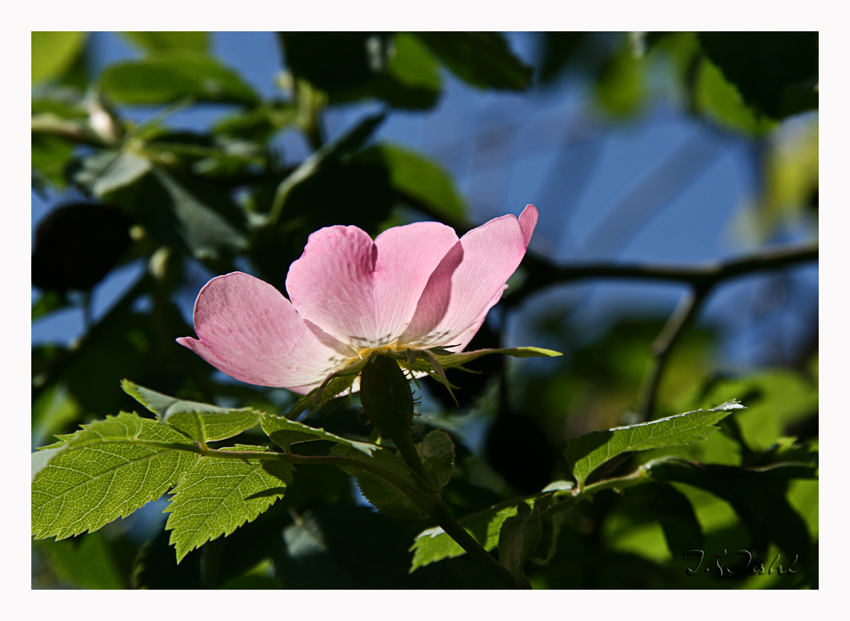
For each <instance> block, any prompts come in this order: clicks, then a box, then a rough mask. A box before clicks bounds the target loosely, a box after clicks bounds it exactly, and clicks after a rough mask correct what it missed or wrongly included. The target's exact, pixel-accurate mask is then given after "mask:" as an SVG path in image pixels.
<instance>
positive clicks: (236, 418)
mask: <svg viewBox="0 0 850 621" xmlns="http://www.w3.org/2000/svg"><path fill="white" fill-rule="evenodd" d="M121 388H123V389H124V392H126V393H127V394H128V395H130V396H131V397H133V398H134V399H135V400H136V401H138V402H139V403H141V404H142V405H143V406H145V407H146V408H147V409H148V410H150V411H151V412H153V413H154V414H156V415H157V418H158V419H159V421H160V422H162V423H166V424H168V425H171V426H172V427H174V428H175V429H177V430H178V431H180V432H182V433H184V434H186V435H187V436H189V437H190V438H192V439H193V440H194V441H195V442H198V443H200V444H201V445H202V446H205V445H206V443H207V442H215V441H218V440H226V439H227V438H232V437H234V436H237V435H239V434H240V433H242V432H243V431H245V430H247V429H250V428H251V427H256V426H257V425H259V424H260V419H261V417H262V415H263V413H262V412H260V411H258V410H253V409H251V408H240V409H233V408H220V407H217V406H214V405H208V404H206V403H195V402H194V401H181V400H179V399H175V398H174V397H169V396H167V395H163V394H162V393H158V392H156V391H153V390H150V389H148V388H144V387H142V386H138V385H136V384H134V383H133V382H130V381H129V380H126V379H125V380H122V382H121Z"/></svg>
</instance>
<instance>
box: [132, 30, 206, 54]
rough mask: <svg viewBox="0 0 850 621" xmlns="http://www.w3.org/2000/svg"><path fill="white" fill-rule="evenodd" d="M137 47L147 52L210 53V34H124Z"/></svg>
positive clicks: (161, 32)
mask: <svg viewBox="0 0 850 621" xmlns="http://www.w3.org/2000/svg"><path fill="white" fill-rule="evenodd" d="M121 34H123V35H124V37H125V38H126V39H128V40H129V41H130V42H131V43H132V44H134V45H135V46H136V47H138V48H140V49H142V50H143V51H145V52H167V51H171V50H186V51H189V52H201V53H203V52H207V51H209V34H208V33H206V32H167V31H152V32H122V33H121Z"/></svg>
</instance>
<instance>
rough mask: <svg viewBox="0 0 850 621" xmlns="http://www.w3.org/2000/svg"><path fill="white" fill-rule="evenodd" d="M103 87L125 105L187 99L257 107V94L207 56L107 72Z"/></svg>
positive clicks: (170, 56) (172, 56)
mask: <svg viewBox="0 0 850 621" xmlns="http://www.w3.org/2000/svg"><path fill="white" fill-rule="evenodd" d="M100 86H101V88H102V89H103V90H104V91H105V92H106V94H107V95H109V97H110V98H111V99H112V100H114V101H115V102H117V103H123V104H131V105H133V104H135V105H139V104H142V105H144V104H169V103H173V102H175V101H177V100H179V99H181V98H183V97H191V98H192V99H194V100H196V101H214V102H223V103H235V104H243V105H248V106H253V105H256V104H257V103H259V98H258V96H257V94H256V93H255V92H254V90H253V89H252V88H251V87H250V86H249V85H248V84H247V83H246V82H245V81H243V80H242V78H241V77H240V76H239V74H237V73H236V72H235V71H233V70H231V69H228V68H227V67H225V66H223V65H221V64H220V63H219V62H218V61H217V60H215V59H214V58H212V57H209V56H206V55H204V54H199V53H196V52H187V51H171V52H167V53H165V52H162V53H157V54H152V55H150V56H149V57H147V58H145V59H143V60H138V61H131V62H124V63H118V64H115V65H112V66H110V67H108V68H106V69H105V70H104V71H103V73H102V74H101V77H100Z"/></svg>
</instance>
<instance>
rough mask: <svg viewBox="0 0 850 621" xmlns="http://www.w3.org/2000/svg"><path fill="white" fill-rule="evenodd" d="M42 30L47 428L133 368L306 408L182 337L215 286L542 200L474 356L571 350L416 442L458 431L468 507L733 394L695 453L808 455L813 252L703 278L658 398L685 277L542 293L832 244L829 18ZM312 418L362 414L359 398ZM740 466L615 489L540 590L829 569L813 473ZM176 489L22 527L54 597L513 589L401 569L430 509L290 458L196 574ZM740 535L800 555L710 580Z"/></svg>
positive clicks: (222, 396) (36, 286)
mask: <svg viewBox="0 0 850 621" xmlns="http://www.w3.org/2000/svg"><path fill="white" fill-rule="evenodd" d="M32 43H33V47H32V54H33V57H32V79H33V91H32V188H33V192H32V196H33V256H32V282H33V294H32V321H33V327H32V340H33V348H32V369H33V382H32V391H33V395H32V408H33V409H32V444H33V448H35V447H37V446H41V445H44V444H48V443H50V442H51V441H52V438H53V436H54V435H55V434H57V433H68V432H71V431H73V430H74V429H76V428H77V426H78V425H79V424H80V423H85V422H88V421H91V420H94V419H100V418H103V417H104V416H106V415H108V414H116V413H117V412H119V411H120V410H122V409H124V410H130V411H132V410H134V409H135V410H137V411H138V407H137V404H135V402H133V401H132V400H131V399H130V398H129V397H128V396H126V395H125V394H124V393H123V392H122V391H121V389H120V387H119V381H120V380H121V379H122V378H129V379H131V380H132V381H134V382H136V383H138V384H141V385H143V386H147V387H149V388H152V389H154V390H157V391H160V392H164V393H166V394H171V395H176V396H179V397H182V398H187V399H194V400H200V401H207V402H215V403H218V404H221V405H228V406H230V405H235V406H239V407H241V406H245V405H253V406H255V407H259V408H265V409H267V410H268V411H273V412H281V411H285V410H286V409H287V406H288V405H289V404H290V403H292V401H293V399H292V395H291V394H289V393H287V392H286V391H285V390H283V389H262V388H257V387H252V386H248V385H245V384H241V383H238V382H235V381H233V380H230V379H229V378H227V377H225V376H223V375H222V374H220V373H218V372H216V371H214V370H213V369H212V368H211V367H209V366H208V365H207V364H206V363H205V362H203V361H202V360H201V359H200V358H198V357H197V356H195V355H194V354H192V353H191V352H190V351H188V350H187V349H184V348H182V347H180V346H178V345H177V344H176V343H175V342H174V339H175V338H177V337H180V336H189V335H192V334H194V332H193V329H192V321H191V311H192V303H193V301H194V298H195V296H196V295H197V293H198V291H199V290H200V288H201V287H202V286H203V284H204V283H205V282H206V281H207V280H208V279H209V278H211V277H213V276H215V275H218V274H223V273H227V272H229V271H233V270H242V271H247V272H249V273H252V274H254V275H256V276H258V277H261V278H263V279H265V280H267V281H268V282H270V283H272V284H273V285H275V286H276V287H278V288H279V289H280V290H281V291H282V292H285V287H284V281H285V277H286V273H287V269H288V267H289V264H290V263H291V262H292V261H293V260H295V259H297V258H298V256H300V254H301V251H302V250H303V247H304V244H305V242H306V240H307V236H308V235H309V234H310V233H311V232H313V231H315V230H316V229H318V228H321V227H323V226H327V225H332V224H354V225H357V226H360V227H361V228H363V229H364V230H366V231H368V232H369V233H370V234H372V235H375V234H377V233H379V232H380V231H381V230H383V229H385V228H387V227H389V226H394V225H398V224H404V223H407V222H412V221H415V220H422V219H437V220H442V221H443V222H446V223H448V224H451V225H453V226H456V227H457V228H458V231H459V232H461V231H463V230H465V229H466V228H469V227H472V226H475V225H477V224H480V223H482V222H484V221H486V220H488V219H490V218H492V217H495V216H499V215H503V214H505V213H514V214H518V213H519V212H520V211H521V210H522V208H523V207H524V206H525V204H527V203H533V204H535V205H536V206H537V207H538V208H539V210H540V222H539V224H538V228H537V231H536V233H535V236H534V239H533V240H532V244H531V248H530V251H529V257H528V258H527V260H526V261H525V262H524V264H523V267H522V268H521V269H520V270H519V272H518V273H517V275H516V276H515V277H514V278H513V279H512V281H511V283H510V284H511V288H510V289H509V290H508V292H507V294H506V297H505V299H504V301H503V303H501V304H500V305H499V306H497V307H496V308H494V309H493V311H491V313H490V317H489V318H488V321H487V323H486V324H485V326H484V327H483V328H482V330H481V332H480V334H479V336H478V337H476V339H475V341H473V343H472V344H471V345H470V348H481V347H497V346H516V345H534V346H540V347H548V348H552V349H557V350H559V351H562V352H564V356H563V358H560V359H557V360H551V359H543V360H519V361H517V360H510V361H503V360H499V359H497V358H496V357H488V358H483V359H481V360H479V361H477V363H475V364H473V365H472V368H473V369H475V370H477V371H481V372H482V373H481V374H480V375H467V374H462V373H455V374H454V375H453V376H451V378H450V379H452V381H453V382H454V383H456V384H457V385H458V386H460V390H459V391H457V394H458V397H459V399H460V407H459V408H458V407H456V406H455V405H454V403H453V402H452V401H451V400H450V398H448V395H447V394H446V393H445V391H443V390H441V389H440V388H439V387H438V386H434V385H432V384H427V383H426V384H423V389H422V402H421V405H420V406H419V408H418V409H419V413H420V416H419V419H418V422H417V429H418V430H419V431H418V433H420V434H424V432H425V431H426V430H427V429H429V428H432V427H439V428H444V429H447V430H449V431H450V432H451V433H452V435H453V437H454V439H455V442H456V443H457V444H458V460H457V469H456V472H455V477H454V479H453V481H452V482H451V483H450V484H449V486H448V487H447V488H446V491H445V497H446V500H447V502H448V503H449V504H450V506H451V508H452V510H453V511H454V513H455V515H456V516H458V517H462V516H464V515H467V514H469V513H472V512H475V511H477V510H479V509H482V508H484V507H486V506H489V505H491V504H494V503H497V502H500V501H503V500H505V499H508V498H512V497H515V496H517V495H522V494H529V493H533V492H536V491H539V490H540V489H542V488H543V487H545V486H546V485H547V484H548V483H550V482H551V481H555V480H558V479H564V478H567V477H568V476H569V475H568V471H567V469H566V464H565V462H564V459H563V457H562V452H563V449H564V447H565V446H566V443H567V441H568V440H569V439H570V438H573V437H575V436H577V435H579V434H582V433H586V432H588V431H593V430H596V429H603V428H608V427H612V426H616V425H619V424H625V423H629V422H635V421H637V420H640V419H642V418H647V417H648V418H657V417H661V416H666V415H670V414H675V413H679V412H684V411H687V410H692V409H695V408H697V407H704V406H708V407H711V406H714V405H717V404H719V403H722V402H724V401H726V400H728V399H731V398H738V399H741V400H742V401H743V402H744V404H745V405H746V406H747V407H748V409H746V410H741V411H739V412H736V413H735V414H733V415H732V416H731V417H730V419H728V421H727V422H724V423H723V425H722V429H721V431H720V432H717V433H715V434H713V435H712V436H711V437H710V438H709V440H707V441H706V442H703V443H700V444H697V445H694V446H692V447H687V448H684V449H682V450H681V451H679V453H680V454H682V455H685V456H688V457H690V458H692V459H695V460H697V461H700V462H704V463H712V464H721V465H726V466H758V465H764V464H769V463H772V462H773V461H775V460H776V459H778V458H779V456H785V457H787V456H789V455H792V456H794V457H795V458H796V459H799V460H804V461H805V460H813V459H815V458H816V450H817V437H818V384H817V382H818V375H817V373H818V325H817V317H818V277H817V265H816V263H814V262H812V261H811V260H808V261H802V260H801V261H800V262H799V263H798V264H792V265H788V266H785V267H784V268H783V269H781V270H777V271H771V272H763V273H762V272H759V271H753V272H752V273H750V274H748V275H747V276H745V277H742V278H737V279H734V280H731V281H730V282H729V283H728V284H725V283H723V284H721V285H720V286H718V287H717V288H715V289H714V290H712V292H711V295H710V296H709V297H708V298H707V299H706V300H705V301H704V302H705V303H704V304H702V305H701V306H700V307H699V308H698V309H697V311H698V312H696V314H695V316H694V317H692V318H690V319H692V321H689V322H688V323H687V324H686V325H685V327H684V328H683V329H682V331H681V332H680V333H678V334H677V338H676V340H675V343H674V346H673V347H672V348H671V349H670V351H669V355H665V357H664V360H663V365H662V373H661V375H660V380H659V383H658V386H657V391H655V392H654V398H653V399H652V400H651V402H650V404H649V407H648V408H644V409H642V407H643V406H646V405H647V402H646V399H645V396H646V386H647V381H648V380H647V377H648V374H650V371H651V370H652V368H653V365H655V364H656V363H657V357H655V358H653V343H654V342H656V340H657V339H658V338H659V335H660V334H661V333H662V329H663V328H664V326H665V324H666V323H667V321H668V319H669V317H670V315H671V313H672V312H673V309H674V308H675V306H676V305H677V303H678V301H679V300H680V298H681V297H682V296H683V295H686V294H687V283H686V282H682V283H675V282H669V281H668V282H662V281H656V280H652V279H634V278H632V279H624V278H612V277H606V276H604V275H603V276H600V277H596V278H582V279H580V280H568V281H565V282H562V280H564V279H561V278H556V277H553V278H551V279H550V280H549V281H547V282H544V283H543V285H544V286H539V287H538V286H536V285H538V284H540V283H536V285H535V287H534V288H533V289H532V288H530V287H525V286H524V285H525V284H527V283H528V282H530V281H531V280H532V279H533V278H534V275H535V270H537V269H538V268H539V269H540V270H542V269H543V268H542V267H541V266H561V267H566V268H570V267H575V266H582V265H585V264H588V263H592V264H594V265H599V264H607V263H610V264H613V265H620V264H629V265H643V264H652V265H672V266H683V265H703V264H705V263H707V262H716V261H727V260H731V259H734V258H738V257H741V256H751V255H759V254H760V253H764V252H770V249H771V248H773V247H779V246H781V247H785V246H789V247H792V248H798V247H804V246H805V247H811V246H812V244H815V243H816V241H817V218H818V113H817V106H818V89H817V84H818V36H817V33H726V34H719V33H628V34H625V33H578V32H560V33H510V34H488V33H474V34H473V33H428V34H421V33H415V34H411V33H396V34H392V33H287V34H283V35H276V34H273V33H200V32H193V33H177V32H156V33H143V32H136V33H97V34H86V33H69V32H63V33H52V32H50V33H47V32H45V33H33V40H32ZM540 273H543V272H540ZM546 273H547V274H548V273H555V272H551V270H550V272H546ZM655 352H656V354H657V353H658V351H657V349H656V350H655ZM140 413H141V412H140ZM309 421H310V423H311V424H316V425H320V426H323V427H325V428H327V429H329V430H331V431H334V432H335V433H339V434H348V435H352V436H368V433H369V427H368V424H367V422H366V421H365V420H364V419H363V417H362V416H361V415H360V414H359V411H358V407H357V403H356V399H355V400H353V401H350V400H338V401H337V402H335V403H333V405H332V406H331V407H326V408H324V409H323V410H322V411H321V412H318V413H315V414H314V415H313V416H312V417H311V418H310V419H309ZM248 433H250V432H248ZM642 458H643V459H645V458H646V456H643V457H642ZM634 463H635V462H634V461H633V458H631V459H629V460H627V461H626V462H625V463H621V464H612V468H614V470H613V472H618V471H619V470H620V469H624V468H627V467H629V465H630V464H631V465H632V466H633V465H634ZM313 470H317V471H313ZM623 471H625V470H623ZM717 476H718V477H720V479H722V477H721V476H720V475H719V474H718V475H717ZM720 479H718V480H720ZM718 486H719V487H718V488H716V489H714V490H713V491H712V490H711V489H709V491H706V487H705V486H704V487H703V488H700V487H699V486H694V485H684V484H679V483H677V484H676V485H675V486H669V485H661V484H651V485H645V486H640V487H638V488H634V489H629V490H627V491H626V492H625V493H623V494H616V493H614V492H603V493H600V494H599V495H598V496H597V498H596V499H595V501H594V502H593V503H592V504H586V505H583V506H581V507H579V508H577V509H575V510H573V511H572V512H571V513H570V514H569V516H568V519H567V520H565V522H564V523H563V524H562V526H561V533H560V537H559V538H558V543H557V546H556V548H555V549H554V554H553V555H552V557H551V559H550V560H549V561H548V563H546V564H538V565H533V566H532V565H529V567H527V573H528V576H529V579H530V580H531V582H532V584H533V585H534V586H536V587H548V588H605V587H616V588H646V587H649V588H652V587H665V588H800V587H816V586H817V539H818V502H817V501H818V487H817V482H816V481H811V480H791V481H771V482H768V483H765V482H762V481H760V480H758V479H757V478H753V479H751V480H750V479H746V480H745V479H743V478H740V477H739V478H735V477H731V478H728V479H725V480H722V481H721V482H720V483H718ZM707 487H708V488H711V485H708V486H707ZM718 490H723V491H718ZM163 507H164V501H163V500H160V501H158V502H154V503H151V504H150V505H148V506H147V507H145V508H144V509H142V510H140V511H138V512H136V513H135V514H133V515H132V516H130V517H129V518H127V519H124V520H119V521H118V522H116V523H113V524H110V525H108V526H107V527H105V528H103V529H101V530H100V531H98V532H96V533H92V534H86V535H83V536H80V537H77V538H74V539H69V540H64V541H60V542H53V541H37V542H34V544H33V586H34V587H35V588H56V587H83V588H127V587H148V588H200V587H204V588H219V587H220V588H238V587H248V588H265V587H268V588H280V587H285V588H335V587H348V588H360V587H381V588H405V587H407V588H416V587H440V588H456V587H460V588H475V587H491V586H494V583H493V582H492V579H491V578H490V577H489V576H488V575H487V574H486V573H485V572H483V571H482V570H480V568H478V567H477V566H476V565H475V564H474V562H473V561H471V560H470V559H468V558H466V557H460V558H457V559H453V560H448V561H442V562H440V563H435V564H433V565H430V566H427V567H425V568H423V569H420V570H418V571H416V572H414V573H412V574H409V573H408V569H409V565H410V557H411V555H410V553H409V552H408V548H409V547H410V545H411V544H412V541H413V538H414V537H415V535H416V534H417V533H419V532H420V531H421V530H423V529H424V528H427V527H428V526H430V524H429V523H428V522H426V521H423V522H415V521H402V520H397V519H394V518H390V517H387V516H385V515H383V514H380V513H378V512H376V511H375V510H373V509H372V508H371V507H370V506H369V505H368V503H367V502H366V501H365V500H363V499H362V497H361V496H360V495H359V492H358V490H357V488H356V486H355V485H353V484H352V482H351V481H350V480H349V479H348V477H347V476H346V475H345V474H343V473H342V472H341V471H337V470H332V469H327V470H319V469H312V470H311V469H309V468H300V469H299V470H298V472H297V473H296V476H295V483H294V484H293V485H292V486H291V487H290V489H289V490H288V491H287V494H286V496H285V498H284V499H283V500H281V501H278V502H277V503H276V505H275V506H274V507H272V508H271V509H270V510H269V511H268V512H266V513H265V514H263V515H261V516H260V517H259V518H258V519H257V520H256V521H254V522H253V523H251V524H248V525H246V526H245V527H243V528H240V529H239V530H237V531H236V532H235V533H234V534H233V535H231V536H230V537H227V538H223V539H219V540H216V541H213V542H211V543H209V544H207V545H205V546H203V548H201V549H200V550H196V551H194V552H192V553H190V554H189V555H188V556H187V557H186V559H185V560H184V561H183V562H182V563H181V564H180V565H179V566H177V565H176V564H175V560H174V559H175V554H174V550H173V549H172V548H170V547H169V546H168V533H167V532H166V531H164V529H163V526H164V522H165V516H164V515H162V514H161V511H162V509H163ZM745 548H747V549H749V550H751V551H755V552H756V556H757V559H758V562H764V564H765V568H766V569H767V567H768V566H769V565H770V563H771V562H772V561H774V559H776V558H777V555H779V558H780V560H779V561H778V562H777V563H776V565H782V566H783V568H787V567H788V564H789V563H791V562H792V561H793V560H794V558H795V556H796V557H797V560H796V563H795V564H794V566H793V567H794V569H795V570H796V571H795V572H792V573H788V572H786V573H783V574H780V573H779V572H778V571H775V570H774V571H773V572H772V573H767V572H766V573H765V574H764V575H758V574H756V575H753V574H752V571H749V572H748V573H747V572H740V573H738V574H735V575H734V576H732V575H729V574H724V575H722V576H721V575H720V573H721V572H718V571H717V570H716V569H713V570H712V571H703V570H701V571H700V572H698V573H697V575H693V576H691V575H689V574H688V571H687V570H688V569H691V568H693V567H694V566H695V564H696V556H693V555H691V556H688V557H687V558H685V554H686V553H687V552H688V551H689V550H693V549H700V550H704V551H705V561H704V563H703V567H704V568H705V567H708V565H709V564H711V566H712V568H713V567H714V565H713V563H714V560H715V555H716V554H724V553H725V552H724V551H728V552H732V551H735V550H740V549H745ZM745 574H746V575H745Z"/></svg>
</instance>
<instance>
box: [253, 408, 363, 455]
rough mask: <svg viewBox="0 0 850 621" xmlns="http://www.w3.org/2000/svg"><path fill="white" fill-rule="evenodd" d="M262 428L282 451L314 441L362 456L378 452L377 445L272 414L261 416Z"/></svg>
mask: <svg viewBox="0 0 850 621" xmlns="http://www.w3.org/2000/svg"><path fill="white" fill-rule="evenodd" d="M261 424H262V428H263V431H264V432H266V435H267V436H268V437H270V438H271V439H272V441H273V442H274V443H275V444H277V445H278V446H280V447H281V448H283V449H286V450H289V447H290V445H292V444H298V443H299V442H311V441H316V440H328V441H330V442H333V443H335V444H340V445H343V446H349V447H351V448H353V449H355V450H357V451H359V452H360V453H363V454H364V455H367V456H368V455H371V454H372V453H373V452H375V451H376V450H378V448H379V447H378V445H376V444H369V443H367V442H356V441H354V440H349V439H347V438H343V437H341V436H337V435H334V434H332V433H328V432H327V431H325V430H324V429H317V428H316V427H310V426H308V425H305V424H304V423H299V422H298V421H294V420H289V419H288V418H284V417H283V416H275V415H274V414H268V413H263V414H262V421H261Z"/></svg>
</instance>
